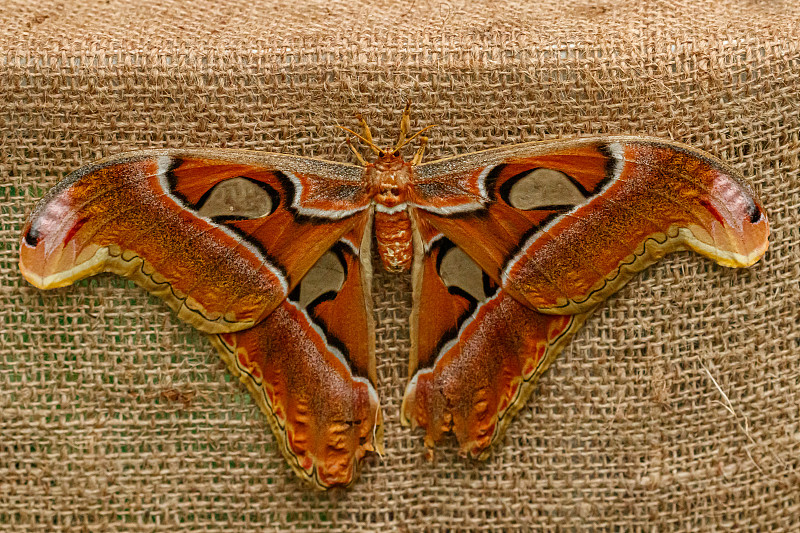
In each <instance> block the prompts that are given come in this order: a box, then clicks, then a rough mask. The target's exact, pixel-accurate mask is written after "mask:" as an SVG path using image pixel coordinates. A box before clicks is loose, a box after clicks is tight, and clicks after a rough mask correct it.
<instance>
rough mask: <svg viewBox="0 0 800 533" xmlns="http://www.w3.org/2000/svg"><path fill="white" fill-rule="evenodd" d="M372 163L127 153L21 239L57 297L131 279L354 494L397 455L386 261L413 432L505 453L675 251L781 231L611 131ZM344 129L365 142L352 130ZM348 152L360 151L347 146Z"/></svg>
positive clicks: (688, 151) (667, 145)
mask: <svg viewBox="0 0 800 533" xmlns="http://www.w3.org/2000/svg"><path fill="white" fill-rule="evenodd" d="M361 123H362V127H363V133H362V134H360V135H359V134H357V133H355V132H352V131H350V130H347V131H348V132H350V133H351V134H353V135H355V136H357V137H358V138H359V139H360V140H361V141H363V143H364V144H366V145H367V146H368V147H369V148H371V149H372V150H373V151H374V152H375V154H376V156H377V157H376V159H375V160H374V162H371V163H368V162H367V161H366V160H365V159H364V158H363V157H362V156H361V154H360V153H359V152H358V151H357V150H356V149H355V148H353V147H352V145H351V148H353V152H354V153H355V154H356V157H357V159H358V161H359V164H358V165H354V164H345V163H334V162H329V161H323V160H319V159H314V158H308V157H297V156H291V155H283V154H276V153H261V152H254V151H244V150H229V149H217V150H214V149H162V150H147V151H141V152H132V153H126V154H121V155H116V156H112V157H109V158H107V159H104V160H101V161H99V162H97V163H94V164H91V165H88V166H85V167H83V168H81V169H79V170H77V171H75V172H73V173H72V174H70V175H69V176H67V177H66V178H65V179H64V180H63V181H61V182H60V183H59V184H57V185H56V186H55V187H54V188H53V189H52V190H50V191H49V193H48V194H47V195H46V196H45V197H44V198H43V199H42V200H41V201H40V202H39V203H38V204H37V205H36V207H35V208H34V210H33V212H32V214H31V215H30V217H29V219H28V221H27V223H26V224H25V226H24V228H23V230H22V236H21V244H20V263H19V264H20V270H21V271H22V274H23V276H24V277H25V278H26V279H27V280H28V281H29V282H30V283H32V284H33V285H35V286H36V287H38V288H41V289H51V288H56V287H63V286H65V285H69V284H71V283H73V282H74V281H76V280H79V279H82V278H85V277H87V276H92V275H94V274H97V273H100V272H113V273H115V274H118V275H121V276H124V277H126V278H129V279H132V280H133V281H135V282H136V283H137V284H138V285H140V286H142V287H144V288H145V289H147V290H148V291H150V292H151V293H152V294H155V295H156V296H159V297H161V298H163V299H164V301H165V302H166V303H167V304H168V305H169V306H170V307H171V308H172V309H173V310H174V311H175V312H176V313H177V315H178V316H179V317H180V318H181V319H183V320H185V321H186V322H188V323H189V324H191V325H193V326H194V327H196V328H197V329H198V330H200V331H201V332H203V333H206V334H208V335H209V337H210V339H211V342H212V344H213V345H214V346H215V347H216V348H217V349H218V350H219V353H220V355H221V356H222V359H223V360H224V361H225V362H226V363H227V365H228V367H229V368H230V370H231V372H233V374H235V375H236V376H238V377H239V378H240V379H241V380H242V381H243V382H244V384H245V385H246V386H247V388H248V389H249V390H250V392H251V393H252V395H253V398H254V399H255V401H256V403H257V404H258V405H259V407H260V408H261V410H262V411H263V412H264V413H265V414H266V416H267V418H268V420H269V423H270V425H271V427H272V430H273V432H274V434H275V438H276V440H277V442H278V444H279V446H280V449H281V450H282V452H283V455H284V456H285V457H286V459H287V461H288V463H289V464H290V465H291V467H292V469H293V470H294V471H295V472H296V473H297V475H298V476H300V477H301V478H302V479H304V480H306V481H308V482H310V483H311V484H312V485H313V486H315V487H317V488H320V489H327V488H330V487H333V486H346V485H349V484H350V483H352V482H353V481H354V479H355V478H356V477H357V474H358V467H359V462H360V461H361V459H362V458H363V456H364V455H365V454H366V453H368V452H379V453H380V452H382V448H383V417H382V413H381V408H380V404H379V399H378V393H377V390H376V370H375V325H374V318H373V309H372V300H371V295H370V288H371V278H372V265H371V256H372V254H371V247H372V246H373V234H374V243H376V244H377V250H378V252H379V255H380V260H381V263H382V264H383V266H384V268H386V269H388V270H390V271H393V272H405V271H407V270H410V271H411V276H412V283H413V308H412V311H411V317H410V330H411V350H410V355H409V359H410V361H409V381H408V384H407V386H406V390H405V395H404V398H403V403H402V411H401V420H402V423H403V424H404V425H407V426H419V427H422V428H424V430H425V440H424V442H425V446H426V447H427V448H428V449H429V450H430V449H432V447H433V446H434V444H435V443H436V442H438V441H440V440H441V439H442V438H443V436H444V435H445V434H448V433H452V434H454V435H455V437H456V438H457V439H458V443H459V449H460V452H461V454H463V455H464V456H469V457H474V458H485V457H486V456H487V454H488V453H489V450H490V447H491V445H492V444H493V443H494V442H496V441H497V440H498V439H499V438H500V437H501V435H503V433H504V431H505V429H506V428H507V426H508V424H509V422H510V421H511V419H512V417H513V416H514V414H515V413H516V412H517V411H519V409H520V408H521V407H522V406H523V405H524V404H525V402H526V400H527V398H528V397H529V396H530V394H531V392H532V391H533V389H534V385H535V384H536V381H537V379H538V378H539V376H540V375H541V374H542V372H544V371H545V370H546V369H547V367H548V366H549V365H550V364H551V363H552V361H553V359H554V358H555V357H556V355H557V354H558V353H559V351H560V350H561V349H562V348H563V347H564V346H565V345H566V343H567V342H568V341H569V339H570V337H571V336H572V335H573V334H574V333H575V331H576V330H577V329H578V328H579V327H580V326H581V324H583V322H584V321H585V319H586V318H587V316H588V315H589V314H590V313H591V312H592V311H593V310H594V309H595V308H596V307H597V306H598V305H599V304H600V303H601V302H602V301H603V300H604V299H606V298H607V297H608V296H609V295H610V294H612V293H613V292H614V291H616V290H617V289H619V288H620V287H621V286H622V285H624V284H625V283H626V282H627V281H628V280H630V279H631V277H632V276H633V275H634V274H635V273H636V272H638V271H641V270H642V269H644V268H646V267H647V266H648V265H651V264H652V263H654V262H656V261H657V260H658V259H660V258H661V257H662V256H664V255H665V254H666V253H668V252H671V251H674V250H693V251H695V252H698V253H700V254H702V255H704V256H706V257H708V258H711V259H713V260H714V261H716V262H717V263H719V264H721V265H725V266H729V267H745V266H749V265H752V264H753V263H755V262H756V261H757V260H758V259H759V258H760V257H761V256H762V255H763V254H764V252H765V251H766V249H767V246H768V240H767V238H768V234H769V227H768V223H767V219H766V216H765V215H764V212H763V210H762V207H761V205H760V204H759V202H758V200H757V199H755V198H754V195H753V193H752V192H751V190H750V189H749V187H748V186H747V184H746V183H745V182H744V180H743V178H742V177H741V176H740V174H739V172H737V171H736V170H735V169H734V168H732V167H731V166H729V165H727V164H725V163H723V162H722V161H720V160H719V159H717V158H715V157H713V156H711V155H709V154H707V153H704V152H701V151H699V150H695V149H693V148H690V147H688V146H686V145H683V144H679V143H675V142H671V141H663V140H658V139H652V138H645V137H630V136H613V137H599V138H579V139H574V140H559V141H552V142H532V143H525V144H518V145H514V146H508V147H502V148H495V149H491V150H485V151H481V152H475V153H471V154H467V155H460V156H456V157H451V158H447V159H442V160H439V161H434V162H426V163H423V162H422V159H423V153H424V149H425V141H426V140H427V139H426V138H425V137H422V136H420V138H421V140H422V142H421V146H420V147H419V149H418V150H417V151H416V153H415V155H414V156H413V159H412V160H411V161H406V160H405V159H404V158H403V156H402V155H401V149H403V148H404V147H405V146H406V145H407V144H408V143H409V141H411V140H412V139H413V138H414V137H416V136H417V135H419V133H421V132H422V131H424V130H422V131H420V132H418V133H417V134H415V135H413V136H409V130H410V121H409V109H408V107H406V110H405V112H404V113H403V117H402V120H401V123H400V135H399V139H398V141H397V143H396V144H395V145H394V147H390V148H387V149H381V148H379V147H377V146H376V145H375V143H374V142H373V139H372V136H371V134H370V130H369V128H368V127H367V125H366V122H364V121H363V119H362V121H361ZM345 129H346V128H345ZM348 144H349V141H348Z"/></svg>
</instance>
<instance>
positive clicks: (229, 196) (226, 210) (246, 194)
mask: <svg viewBox="0 0 800 533" xmlns="http://www.w3.org/2000/svg"><path fill="white" fill-rule="evenodd" d="M279 202H280V197H279V195H278V192H277V191H276V190H275V189H273V188H272V187H270V186H269V185H267V184H266V183H262V182H260V181H255V180H251V179H250V178H245V177H238V178H231V179H229V180H225V181H222V182H220V183H218V184H216V185H215V186H214V187H212V188H211V189H210V190H209V191H208V192H206V193H205V194H204V195H203V197H202V198H201V199H200V201H199V202H198V204H197V206H196V209H197V213H198V214H200V215H201V216H204V217H206V218H212V219H215V220H220V219H222V220H244V219H251V218H259V217H263V216H267V215H270V214H272V213H273V212H274V211H275V209H276V208H277V207H278V204H279Z"/></svg>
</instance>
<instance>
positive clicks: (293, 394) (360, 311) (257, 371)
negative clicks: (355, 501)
mask: <svg viewBox="0 0 800 533" xmlns="http://www.w3.org/2000/svg"><path fill="white" fill-rule="evenodd" d="M365 227H366V226H365V224H360V225H359V227H357V228H355V229H354V230H353V231H351V232H349V233H348V234H347V235H345V236H344V237H343V238H342V239H341V240H340V241H338V242H337V243H336V244H335V245H334V246H333V247H332V248H331V250H330V251H328V252H326V253H325V254H324V255H323V256H322V257H321V258H320V259H319V260H318V261H317V263H316V264H315V265H314V267H313V268H312V269H311V270H310V271H309V272H308V273H307V274H306V276H305V277H304V278H303V279H302V280H301V281H300V283H299V284H298V285H297V286H296V287H295V289H294V290H293V291H292V292H291V293H290V295H289V297H288V298H287V299H286V300H285V301H283V302H282V303H281V304H280V305H279V306H278V307H277V309H275V310H274V311H273V312H272V313H270V315H269V316H267V317H266V318H265V319H264V320H263V321H262V322H260V323H259V324H257V325H256V326H255V327H253V328H251V329H248V330H245V331H239V332H236V333H223V334H220V335H216V336H214V337H212V341H213V342H214V344H215V345H216V347H217V349H218V350H219V352H220V354H221V355H222V358H223V359H224V360H225V361H226V362H227V364H228V367H229V368H230V369H231V371H232V372H233V373H234V374H236V375H238V376H239V377H240V379H241V380H242V381H243V382H244V383H245V384H246V385H247V387H248V388H249V389H250V392H251V393H252V394H253V397H254V398H255V400H256V402H257V403H258V405H259V407H260V408H261V410H262V411H263V412H264V413H265V414H266V415H267V418H268V419H269V421H270V425H271V426H272V430H273V432H274V434H275V436H276V437H277V439H278V442H279V445H280V447H281V450H282V451H283V454H284V456H285V457H286V459H287V461H288V462H289V464H290V465H291V467H292V468H293V469H294V471H295V472H296V473H297V474H298V475H299V476H300V477H301V478H303V479H305V480H307V481H309V482H310V483H312V484H313V485H314V486H316V487H317V488H320V489H327V488H330V487H332V486H346V485H349V484H350V483H351V482H352V481H353V480H354V479H355V477H356V474H357V472H358V463H359V460H360V459H361V458H362V457H363V456H364V454H365V453H366V452H368V451H379V452H380V451H382V449H383V442H382V441H383V429H382V420H383V417H382V415H381V411H380V407H379V404H378V396H377V393H376V391H375V388H374V383H375V379H376V377H375V358H374V346H375V334H374V326H373V318H372V304H371V299H370V294H369V289H370V278H371V267H370V264H369V261H370V260H371V257H370V253H369V232H368V231H365ZM365 234H366V239H364V235H365ZM362 242H363V247H362ZM362 255H363V257H362Z"/></svg>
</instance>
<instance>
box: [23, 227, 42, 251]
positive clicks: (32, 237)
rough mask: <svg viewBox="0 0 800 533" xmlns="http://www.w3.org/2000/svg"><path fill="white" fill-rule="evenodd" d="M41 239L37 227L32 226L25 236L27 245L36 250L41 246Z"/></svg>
mask: <svg viewBox="0 0 800 533" xmlns="http://www.w3.org/2000/svg"><path fill="white" fill-rule="evenodd" d="M39 237H40V235H39V229H38V228H37V227H36V226H35V225H32V226H31V227H30V229H29V230H28V232H27V233H26V234H25V244H27V245H28V246H30V247H31V248H35V247H36V245H37V244H39Z"/></svg>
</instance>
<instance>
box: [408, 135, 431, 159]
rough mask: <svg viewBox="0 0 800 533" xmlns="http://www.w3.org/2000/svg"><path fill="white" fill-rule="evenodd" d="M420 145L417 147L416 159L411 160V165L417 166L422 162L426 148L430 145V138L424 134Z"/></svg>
mask: <svg viewBox="0 0 800 533" xmlns="http://www.w3.org/2000/svg"><path fill="white" fill-rule="evenodd" d="M419 140H420V145H419V148H418V149H417V153H415V154H414V159H412V160H411V166H412V167H413V166H416V165H419V164H420V163H422V158H423V157H425V148H426V147H427V146H428V138H427V137H425V136H422V137H420V138H419Z"/></svg>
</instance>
